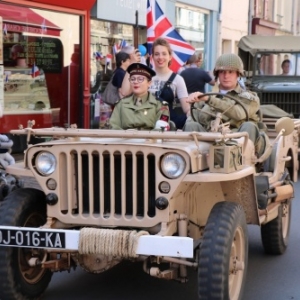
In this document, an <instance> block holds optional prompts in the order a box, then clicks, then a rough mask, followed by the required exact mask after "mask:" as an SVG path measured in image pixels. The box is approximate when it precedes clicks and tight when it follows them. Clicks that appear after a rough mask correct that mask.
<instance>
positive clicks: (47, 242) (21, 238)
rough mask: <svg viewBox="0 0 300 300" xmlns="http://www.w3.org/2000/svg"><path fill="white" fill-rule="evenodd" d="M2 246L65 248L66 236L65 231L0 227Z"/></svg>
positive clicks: (0, 244) (0, 242)
mask: <svg viewBox="0 0 300 300" xmlns="http://www.w3.org/2000/svg"><path fill="white" fill-rule="evenodd" d="M0 246H12V247H30V248H56V249H63V248H65V247H66V236H65V233H64V232H51V231H44V230H43V231H41V230H39V231H34V230H33V231H31V230H30V231H29V230H22V229H0Z"/></svg>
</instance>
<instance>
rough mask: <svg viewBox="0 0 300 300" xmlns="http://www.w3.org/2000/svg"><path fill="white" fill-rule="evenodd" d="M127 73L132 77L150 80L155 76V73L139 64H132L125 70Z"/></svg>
mask: <svg viewBox="0 0 300 300" xmlns="http://www.w3.org/2000/svg"><path fill="white" fill-rule="evenodd" d="M127 72H128V73H129V75H130V76H132V75H143V76H145V77H147V78H148V79H150V80H151V79H152V77H153V76H155V75H156V73H155V71H154V70H152V69H151V68H149V67H148V66H146V65H144V64H141V63H133V64H131V65H130V66H129V67H128V68H127Z"/></svg>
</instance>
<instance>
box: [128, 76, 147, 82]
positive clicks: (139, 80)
mask: <svg viewBox="0 0 300 300" xmlns="http://www.w3.org/2000/svg"><path fill="white" fill-rule="evenodd" d="M145 79H146V77H144V76H142V77H130V78H129V81H130V82H131V83H134V82H136V81H137V82H138V83H142V82H144V80H145Z"/></svg>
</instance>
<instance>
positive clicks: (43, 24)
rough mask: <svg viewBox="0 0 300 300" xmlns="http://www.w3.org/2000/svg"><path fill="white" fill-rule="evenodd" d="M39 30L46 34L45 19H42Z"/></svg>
mask: <svg viewBox="0 0 300 300" xmlns="http://www.w3.org/2000/svg"><path fill="white" fill-rule="evenodd" d="M41 29H42V33H47V26H46V20H45V19H43V22H42V25H41Z"/></svg>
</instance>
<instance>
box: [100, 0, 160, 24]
mask: <svg viewBox="0 0 300 300" xmlns="http://www.w3.org/2000/svg"><path fill="white" fill-rule="evenodd" d="M157 2H158V3H159V5H160V6H161V8H162V9H164V7H165V2H166V1H165V0H158V1H157ZM162 4H163V5H162ZM136 11H137V12H138V25H139V26H146V25H147V24H146V23H147V22H146V14H147V0H113V1H110V2H109V4H108V2H107V0H98V1H97V19H102V20H107V21H113V22H119V23H124V24H132V25H135V24H136V18H135V13H136ZM116 12H117V13H116Z"/></svg>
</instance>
